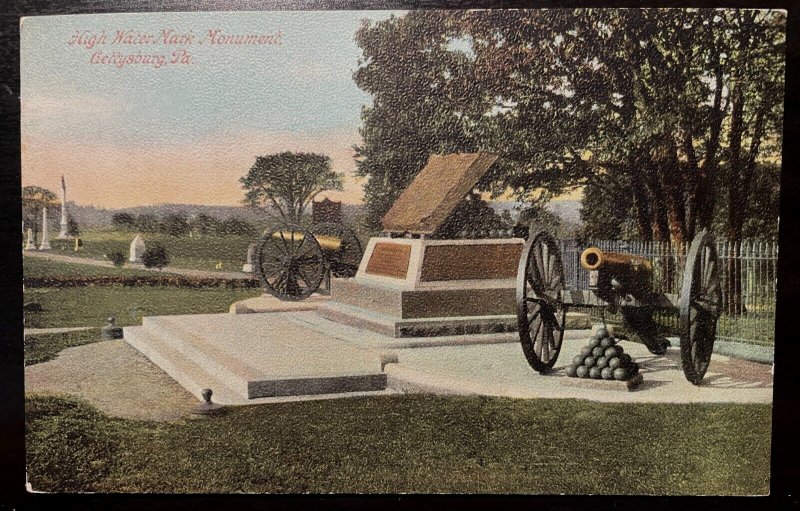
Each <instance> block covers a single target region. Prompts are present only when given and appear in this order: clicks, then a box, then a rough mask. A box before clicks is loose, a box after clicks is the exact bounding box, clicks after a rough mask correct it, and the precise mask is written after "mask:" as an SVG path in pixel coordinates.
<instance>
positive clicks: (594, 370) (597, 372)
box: [589, 367, 602, 380]
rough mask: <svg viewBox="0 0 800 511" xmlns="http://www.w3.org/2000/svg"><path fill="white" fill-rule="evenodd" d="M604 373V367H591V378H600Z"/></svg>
mask: <svg viewBox="0 0 800 511" xmlns="http://www.w3.org/2000/svg"><path fill="white" fill-rule="evenodd" d="M601 374H602V369H600V368H599V367H592V368H591V369H589V378H592V379H595V380H599V379H600V377H601Z"/></svg>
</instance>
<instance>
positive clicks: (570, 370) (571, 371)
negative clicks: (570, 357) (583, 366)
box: [566, 364, 579, 378]
mask: <svg viewBox="0 0 800 511" xmlns="http://www.w3.org/2000/svg"><path fill="white" fill-rule="evenodd" d="M578 367H579V366H576V365H574V364H572V365H569V366H567V370H566V373H567V376H570V377H573V378H574V377H575V376H576V375H577V370H578Z"/></svg>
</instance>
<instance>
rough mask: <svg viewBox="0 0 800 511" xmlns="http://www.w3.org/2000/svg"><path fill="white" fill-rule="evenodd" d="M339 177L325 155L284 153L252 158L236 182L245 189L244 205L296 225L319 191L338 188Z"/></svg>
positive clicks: (340, 183)
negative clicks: (246, 171) (272, 212)
mask: <svg viewBox="0 0 800 511" xmlns="http://www.w3.org/2000/svg"><path fill="white" fill-rule="evenodd" d="M342 177H343V175H342V174H341V173H337V172H334V171H333V170H332V169H331V160H330V158H329V157H327V156H325V155H321V154H314V153H293V152H288V151H287V152H283V153H277V154H271V155H269V156H258V157H256V161H255V163H254V164H253V166H252V167H251V168H250V172H249V173H248V174H247V175H246V176H244V177H242V178H241V179H240V180H239V181H240V182H241V183H242V186H243V187H244V189H245V198H244V203H245V204H247V205H250V206H253V207H258V208H264V209H266V210H268V211H269V210H274V211H277V212H278V214H279V215H280V216H281V218H283V219H284V220H287V221H290V222H299V221H300V219H301V218H302V216H303V213H304V212H305V210H306V208H307V207H308V205H309V204H310V203H311V201H313V200H314V197H316V196H317V195H318V194H319V193H320V192H323V191H325V190H341V189H342Z"/></svg>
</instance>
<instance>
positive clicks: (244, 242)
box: [50, 231, 258, 271]
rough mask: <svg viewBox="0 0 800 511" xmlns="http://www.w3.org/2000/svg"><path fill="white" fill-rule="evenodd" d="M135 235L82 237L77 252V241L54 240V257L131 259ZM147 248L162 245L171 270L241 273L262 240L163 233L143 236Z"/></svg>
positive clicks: (115, 233) (117, 233)
mask: <svg viewBox="0 0 800 511" xmlns="http://www.w3.org/2000/svg"><path fill="white" fill-rule="evenodd" d="M135 236H136V233H135V232H125V231H87V232H85V233H81V235H80V238H81V239H82V240H83V247H82V248H81V249H79V250H78V251H77V252H75V250H74V247H75V242H74V241H73V240H51V242H50V244H51V245H52V247H53V253H55V254H64V255H70V256H78V257H88V258H91V259H106V258H105V255H106V254H107V253H109V252H114V251H116V252H122V253H123V254H125V255H126V259H127V255H128V253H129V250H130V244H131V241H133V238H134V237H135ZM142 237H143V238H144V241H145V245H147V244H148V243H153V242H158V243H161V244H162V245H164V247H165V248H166V249H167V254H168V255H169V258H170V264H169V266H174V267H176V268H191V269H198V270H209V271H214V270H215V269H216V264H217V263H218V262H222V265H223V268H222V269H223V270H224V271H239V270H241V269H242V265H243V264H244V263H245V260H246V258H247V246H248V245H249V244H250V243H252V242H254V241H256V240H257V239H258V236H254V237H249V236H241V235H226V236H217V235H204V236H202V237H192V238H190V237H189V236H188V235H187V236H179V237H176V236H170V235H168V234H160V233H144V234H142Z"/></svg>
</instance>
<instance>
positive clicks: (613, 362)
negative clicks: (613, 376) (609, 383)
mask: <svg viewBox="0 0 800 511" xmlns="http://www.w3.org/2000/svg"><path fill="white" fill-rule="evenodd" d="M621 365H622V359H620V358H619V357H614V358H611V359H609V360H608V367H610V368H611V369H612V370H613V369H616V368H618V367H620V366H621Z"/></svg>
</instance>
